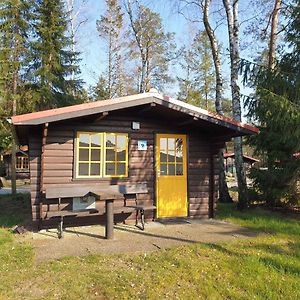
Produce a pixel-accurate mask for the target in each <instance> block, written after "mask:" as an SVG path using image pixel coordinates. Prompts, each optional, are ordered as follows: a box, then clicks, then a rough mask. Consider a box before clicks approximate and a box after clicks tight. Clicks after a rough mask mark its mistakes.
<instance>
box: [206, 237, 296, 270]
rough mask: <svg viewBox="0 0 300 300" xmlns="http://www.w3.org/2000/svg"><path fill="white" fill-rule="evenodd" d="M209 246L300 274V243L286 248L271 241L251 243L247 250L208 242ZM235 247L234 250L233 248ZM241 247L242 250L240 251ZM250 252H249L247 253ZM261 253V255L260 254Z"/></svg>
mask: <svg viewBox="0 0 300 300" xmlns="http://www.w3.org/2000/svg"><path fill="white" fill-rule="evenodd" d="M207 245H208V247H209V248H211V249H215V250H217V251H219V252H221V253H223V254H225V255H228V256H230V257H234V258H239V259H242V260H245V259H246V258H251V259H255V260H258V261H259V263H260V264H262V265H264V266H265V267H268V268H271V269H274V270H276V271H277V272H282V273H288V274H290V275H293V276H299V275H300V265H299V263H298V255H297V254H298V253H299V246H300V245H299V243H296V244H294V245H293V247H288V249H284V248H283V247H281V246H278V245H271V244H269V243H267V242H266V243H260V244H256V243H253V244H252V243H251V244H247V245H246V248H247V249H246V251H245V248H244V247H243V246H241V247H234V248H231V247H230V246H227V245H226V244H225V245H222V244H207ZM233 249H234V250H233ZM239 249H240V250H241V251H239ZM246 252H248V253H246ZM258 254H259V255H258Z"/></svg>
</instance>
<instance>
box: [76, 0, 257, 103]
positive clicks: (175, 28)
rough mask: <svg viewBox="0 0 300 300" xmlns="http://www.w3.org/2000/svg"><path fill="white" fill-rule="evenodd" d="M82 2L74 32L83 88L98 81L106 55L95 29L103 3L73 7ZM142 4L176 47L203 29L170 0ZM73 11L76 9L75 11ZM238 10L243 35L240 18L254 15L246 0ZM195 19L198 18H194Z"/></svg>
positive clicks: (221, 34) (91, 0)
mask: <svg viewBox="0 0 300 300" xmlns="http://www.w3.org/2000/svg"><path fill="white" fill-rule="evenodd" d="M82 1H86V4H85V5H84V6H82V7H81V9H80V12H81V18H82V19H87V22H86V23H84V24H83V25H82V26H81V27H80V28H79V30H78V35H77V41H78V43H77V51H79V52H81V59H82V60H81V63H80V67H81V72H82V78H83V80H84V82H85V86H86V87H88V86H91V85H95V84H96V83H97V81H98V78H99V75H100V74H101V72H103V71H104V68H105V61H106V54H105V45H104V43H103V41H102V40H101V39H100V37H99V35H98V32H97V29H96V20H97V19H99V18H100V17H101V15H102V14H104V13H105V0H75V2H76V4H77V7H78V5H80V4H81V3H82ZM142 2H143V3H144V4H145V5H147V6H149V7H150V8H151V9H153V10H154V11H155V12H158V13H159V14H160V15H161V17H162V21H163V25H164V28H165V30H166V32H175V34H176V35H175V36H176V42H177V44H178V46H182V45H183V44H185V43H187V42H188V40H189V39H191V35H190V34H188V32H193V31H194V32H195V31H196V30H197V29H203V25H202V24H201V22H190V21H188V20H187V18H189V19H192V20H193V21H194V20H195V19H197V15H196V13H197V12H196V11H195V10H193V11H192V12H191V11H190V12H187V11H184V16H183V15H182V14H179V13H178V9H177V8H176V6H175V5H174V3H175V2H176V1H174V0H142ZM221 5H222V4H221V0H215V1H213V7H212V8H213V9H216V8H221ZM75 10H76V9H75ZM240 10H241V12H242V14H241V16H242V18H241V19H242V20H241V23H242V28H241V33H243V29H244V27H243V26H244V25H243V24H244V22H243V19H247V18H251V16H253V14H254V13H255V12H254V10H253V8H252V7H250V1H249V0H240ZM218 18H219V19H221V20H222V18H223V20H222V22H221V25H219V27H218V29H217V30H216V34H217V37H218V40H219V41H220V42H221V44H222V52H223V72H224V77H225V79H226V78H227V82H229V75H230V68H229V52H228V35H227V27H226V20H225V16H224V13H223V15H220V16H219V17H218ZM198 19H199V17H198ZM241 55H247V56H248V55H249V53H247V51H246V52H245V51H244V52H242V53H241ZM170 71H171V73H172V74H176V75H179V76H180V74H181V70H180V68H179V67H178V66H171V67H170ZM250 91H251V90H249V89H245V88H242V93H244V94H248V93H249V92H250ZM167 92H168V94H169V95H170V96H172V97H175V96H176V93H177V92H178V86H177V85H176V84H175V85H174V86H172V87H169V88H168V89H167ZM224 94H225V97H228V98H229V97H230V90H229V84H228V83H227V89H226V90H225V93H224Z"/></svg>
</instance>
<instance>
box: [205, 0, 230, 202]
mask: <svg viewBox="0 0 300 300" xmlns="http://www.w3.org/2000/svg"><path fill="white" fill-rule="evenodd" d="M210 4H211V0H204V2H203V3H202V9H203V22H204V27H205V31H206V33H207V35H208V38H209V41H210V47H211V52H212V57H213V61H214V67H215V74H216V100H215V107H216V111H217V113H219V114H220V115H223V107H222V90H223V77H222V71H221V59H220V52H219V46H218V42H217V38H216V36H215V33H214V31H213V29H212V28H211V26H210V23H209V19H208V13H209V7H210ZM206 101H207V100H206ZM219 170H220V173H219V201H220V202H223V203H228V202H232V198H231V197H230V195H229V191H228V185H227V182H226V175H225V166H224V154H223V149H221V150H220V152H219Z"/></svg>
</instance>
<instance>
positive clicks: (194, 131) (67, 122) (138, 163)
mask: <svg viewBox="0 0 300 300" xmlns="http://www.w3.org/2000/svg"><path fill="white" fill-rule="evenodd" d="M12 124H13V125H14V128H15V133H16V137H17V138H18V143H20V144H28V145H29V160H30V178H31V204H32V220H33V221H38V220H39V219H41V218H44V216H45V215H46V214H47V212H49V211H57V210H66V209H68V210H72V209H73V210H75V209H79V208H81V209H82V208H96V209H97V210H98V211H99V214H98V215H93V216H85V217H83V216H77V217H72V218H69V220H68V222H69V223H70V224H79V223H82V222H83V223H85V224H86V223H88V224H91V223H94V222H96V223H97V222H101V220H102V219H103V216H102V215H103V209H102V208H103V206H104V204H103V202H101V201H97V199H95V198H93V197H83V195H79V192H77V193H78V195H76V191H81V193H83V192H82V191H84V192H85V193H86V192H87V191H89V190H91V189H93V188H100V187H101V188H102V189H103V188H107V189H109V188H111V187H114V188H115V187H121V186H122V187H123V188H124V187H125V188H127V189H129V190H130V187H133V186H134V185H136V184H141V183H142V184H144V185H145V186H146V187H147V192H144V193H137V194H135V197H137V198H138V201H141V202H142V203H143V204H145V205H147V204H149V205H155V206H156V210H153V211H149V212H148V215H147V216H146V218H148V219H160V218H175V217H189V218H202V217H204V218H208V217H213V214H214V203H215V201H216V199H217V191H218V162H217V160H218V158H217V156H218V155H217V154H218V151H219V149H221V148H223V147H224V145H225V142H226V141H228V140H230V139H231V138H232V137H236V136H243V135H250V134H254V133H257V132H258V130H257V129H256V128H255V127H253V126H250V125H246V124H243V123H239V122H236V121H234V120H232V119H229V118H225V117H222V116H220V115H218V114H215V113H210V112H208V111H206V110H203V109H200V108H198V107H195V106H193V105H189V104H187V103H184V102H182V101H179V100H175V99H172V98H170V97H168V96H164V95H161V94H159V93H157V92H149V93H143V94H138V95H132V96H126V97H122V98H117V99H110V100H103V101H97V102H91V103H85V104H80V105H74V106H69V107H64V108H58V109H52V110H46V111H40V112H35V113H30V114H25V115H19V116H14V117H13V118H12ZM64 187H69V188H72V191H73V193H70V194H69V195H64V196H63V199H61V202H60V203H57V199H55V197H56V196H55V197H54V196H53V195H54V194H53V193H52V192H53V190H55V189H57V190H59V188H64ZM120 190H121V189H120ZM125 190H126V189H125ZM51 191H52V192H51ZM51 193H52V194H51ZM124 194H127V192H126V191H125V192H124ZM51 195H52V196H51ZM68 196H69V197H68ZM125 196H126V195H125ZM129 198H130V197H129ZM118 201H119V202H118V203H115V206H122V205H123V202H122V201H121V200H118ZM132 215H133V214H131V213H120V214H118V215H115V221H124V220H127V219H130V218H132Z"/></svg>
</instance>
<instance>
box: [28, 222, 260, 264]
mask: <svg viewBox="0 0 300 300" xmlns="http://www.w3.org/2000/svg"><path fill="white" fill-rule="evenodd" d="M254 236H256V233H254V232H252V231H250V230H249V229H246V228H243V227H240V226H238V225H234V224H230V223H226V222H221V221H217V220H192V221H189V222H181V223H165V224H162V223H158V222H151V223H148V224H146V228H145V231H141V230H140V229H138V228H136V227H135V226H132V225H116V226H115V232H114V239H113V240H105V239H104V227H102V226H100V225H99V226H84V227H76V228H75V227H69V228H66V231H65V237H64V238H63V239H58V238H57V231H56V230H55V229H51V230H48V231H46V230H42V231H40V232H38V233H32V232H29V233H27V234H26V235H25V236H23V238H24V239H26V240H31V242H32V244H33V246H34V248H35V261H36V262H37V263H38V262H41V261H44V260H53V259H59V258H62V257H64V256H77V255H88V254H96V253H107V254H108V253H143V252H149V251H155V250H158V249H165V248H169V247H173V246H176V245H180V244H190V243H197V242H202V243H217V242H222V241H229V240H234V239H237V238H249V237H254Z"/></svg>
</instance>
